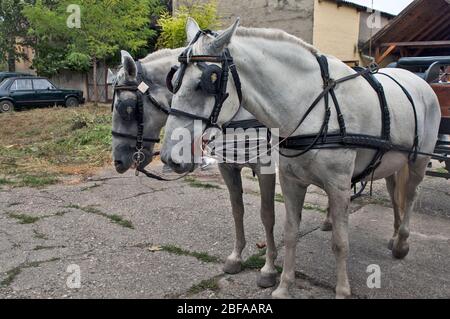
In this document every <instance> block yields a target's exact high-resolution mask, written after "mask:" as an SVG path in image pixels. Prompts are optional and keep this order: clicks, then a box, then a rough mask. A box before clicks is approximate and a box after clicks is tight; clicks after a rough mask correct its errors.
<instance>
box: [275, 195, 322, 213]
mask: <svg viewBox="0 0 450 319" xmlns="http://www.w3.org/2000/svg"><path fill="white" fill-rule="evenodd" d="M275 201H276V202H279V203H284V196H283V194H280V193H276V194H275ZM303 209H308V210H315V211H318V212H321V213H326V212H327V210H326V208H322V207H320V206H318V205H312V204H308V203H305V204H304V205H303Z"/></svg>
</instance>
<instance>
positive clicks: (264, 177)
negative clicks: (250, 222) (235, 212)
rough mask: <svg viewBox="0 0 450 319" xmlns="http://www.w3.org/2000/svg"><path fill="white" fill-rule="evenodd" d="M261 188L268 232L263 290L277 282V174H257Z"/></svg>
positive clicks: (262, 207) (259, 279)
mask: <svg viewBox="0 0 450 319" xmlns="http://www.w3.org/2000/svg"><path fill="white" fill-rule="evenodd" d="M257 174H258V182H259V188H260V190H261V220H262V223H263V225H264V229H265V231H266V243H267V250H266V263H265V265H264V267H263V268H262V269H261V273H260V276H259V277H258V281H257V284H258V286H259V287H261V288H269V287H273V286H275V284H276V281H277V270H276V268H275V259H276V258H277V248H276V246H275V238H274V235H273V227H274V225H275V202H274V198H275V183H276V175H275V174H261V172H259V171H258V172H257Z"/></svg>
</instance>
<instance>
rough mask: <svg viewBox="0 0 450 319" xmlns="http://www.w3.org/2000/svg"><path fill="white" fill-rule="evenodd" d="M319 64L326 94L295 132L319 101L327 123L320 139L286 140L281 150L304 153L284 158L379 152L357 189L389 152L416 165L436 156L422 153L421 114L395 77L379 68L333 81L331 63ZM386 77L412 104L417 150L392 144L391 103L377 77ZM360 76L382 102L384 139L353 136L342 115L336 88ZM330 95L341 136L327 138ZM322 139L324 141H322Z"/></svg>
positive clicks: (320, 59) (358, 178) (359, 178)
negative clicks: (403, 155) (334, 152)
mask: <svg viewBox="0 0 450 319" xmlns="http://www.w3.org/2000/svg"><path fill="white" fill-rule="evenodd" d="M317 61H318V63H319V66H320V70H321V74H322V79H323V81H324V90H323V91H322V93H321V94H320V95H319V96H318V98H317V99H316V100H315V101H314V102H313V104H312V105H311V107H310V108H309V109H308V110H307V111H306V113H305V115H304V116H303V118H302V120H301V121H300V123H299V125H298V126H297V128H296V129H295V131H296V130H297V129H298V128H299V127H300V126H301V124H302V123H303V122H304V121H305V119H306V117H307V116H308V115H309V114H310V113H311V112H312V110H313V109H314V108H315V106H316V105H317V104H318V103H319V101H320V100H321V99H322V98H323V99H324V101H325V108H326V112H325V117H324V122H323V125H322V129H321V130H320V132H319V133H318V134H317V135H303V136H291V137H288V138H286V139H283V140H282V142H281V143H280V147H281V148H285V149H292V150H303V152H301V153H300V154H295V155H290V156H286V155H285V154H282V153H281V152H280V154H281V155H283V156H286V157H298V156H301V155H303V154H305V153H306V152H308V151H309V150H312V149H338V148H343V147H345V148H355V149H359V148H367V149H374V150H377V152H376V154H375V156H374V157H373V159H372V161H371V162H370V164H369V165H368V167H367V168H366V169H365V170H364V171H363V172H362V173H361V174H359V175H358V176H356V177H354V178H353V179H352V183H353V185H355V184H356V183H357V182H359V181H362V180H364V179H366V178H367V177H368V176H370V175H372V179H373V174H374V172H375V170H376V169H377V168H378V166H379V165H380V164H381V161H382V159H383V156H384V154H385V153H386V152H389V151H392V150H394V151H399V152H408V153H409V155H410V160H411V161H415V160H416V159H417V156H418V155H424V156H431V155H432V154H427V153H423V152H419V150H418V145H419V136H418V117H417V110H416V107H415V104H414V100H413V98H412V97H411V95H410V94H409V92H408V91H407V90H406V88H405V87H404V86H402V85H401V84H400V83H399V82H398V81H397V80H396V79H394V78H393V77H392V76H390V75H388V74H385V73H378V66H376V65H371V66H370V67H369V68H367V69H363V68H357V69H356V71H357V73H356V74H353V75H350V76H346V77H344V78H341V79H339V80H333V79H331V78H330V74H329V69H328V63H327V61H326V57H324V56H319V57H317ZM375 73H378V74H382V75H384V76H387V77H389V78H390V79H392V80H393V81H394V82H395V83H397V84H398V85H399V87H400V88H401V89H402V90H403V92H404V93H405V95H406V97H407V98H408V100H409V101H410V102H411V105H412V108H413V111H414V121H415V135H414V136H415V137H414V141H413V146H412V149H411V150H407V149H406V148H405V147H402V146H398V145H393V144H392V142H391V120H390V112H389V107H388V103H387V100H386V95H385V92H384V88H383V86H382V85H381V83H380V82H379V81H378V80H377V79H376V78H375V76H374V74H375ZM358 76H362V77H364V78H365V79H366V80H367V82H368V83H369V84H370V85H371V86H372V88H373V89H374V90H375V91H376V92H377V95H378V98H379V101H380V108H381V115H382V132H381V137H375V136H370V135H364V134H349V133H347V131H346V126H345V120H344V117H343V114H342V111H341V109H340V106H339V102H338V100H337V98H336V94H335V91H334V89H335V87H336V84H339V83H342V82H345V81H348V80H351V79H354V78H356V77H358ZM328 94H330V96H331V98H332V100H333V103H334V105H335V109H336V113H337V117H338V122H339V130H340V133H339V134H327V133H326V131H327V129H326V128H327V125H328V121H329V115H328V114H327V110H329V97H328ZM320 137H322V139H320Z"/></svg>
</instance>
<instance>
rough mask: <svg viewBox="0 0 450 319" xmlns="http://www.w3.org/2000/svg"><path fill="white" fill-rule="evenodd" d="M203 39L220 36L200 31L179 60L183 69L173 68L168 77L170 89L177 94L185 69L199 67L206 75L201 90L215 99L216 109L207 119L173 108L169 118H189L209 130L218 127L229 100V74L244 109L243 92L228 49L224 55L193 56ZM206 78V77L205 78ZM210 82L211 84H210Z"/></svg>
mask: <svg viewBox="0 0 450 319" xmlns="http://www.w3.org/2000/svg"><path fill="white" fill-rule="evenodd" d="M202 35H212V36H215V37H216V36H217V34H216V33H214V32H212V31H209V30H201V31H199V32H198V33H197V35H196V36H195V38H194V39H193V40H192V41H191V43H190V45H189V46H188V47H187V48H186V50H185V51H183V53H182V54H181V55H180V56H179V57H178V61H179V62H180V66H175V67H172V70H171V71H170V72H169V74H168V76H167V87H168V89H169V90H170V91H171V92H172V93H173V94H176V93H177V92H178V91H179V90H180V88H181V85H182V82H183V78H184V75H185V73H186V69H187V67H188V65H189V64H191V63H197V66H198V67H199V68H200V69H201V70H202V71H203V75H202V81H201V84H200V85H201V88H202V89H203V91H204V92H205V93H206V94H208V95H213V96H214V100H215V102H214V107H213V110H212V112H211V115H210V116H209V117H204V116H200V115H196V114H192V113H187V112H184V111H181V110H177V109H174V108H172V109H171V110H170V114H171V115H174V116H181V117H187V118H190V119H193V120H200V121H202V122H203V123H205V124H206V129H208V128H210V127H218V124H217V121H218V119H219V115H220V112H221V110H222V107H223V104H224V103H225V101H226V100H227V99H228V97H229V93H228V92H227V85H228V79H229V73H230V72H231V75H232V77H233V81H234V84H235V87H236V91H237V95H238V98H239V106H241V105H242V89H241V81H240V78H239V74H238V72H237V69H236V65H235V64H234V61H233V58H232V57H231V54H230V52H229V50H228V49H226V50H225V51H224V52H223V53H222V54H221V55H218V56H217V55H192V54H191V53H192V46H193V45H194V44H195V43H196V42H197V41H198V39H199V38H200V36H202ZM207 63H219V64H221V67H219V66H217V65H208V64H207ZM177 72H178V76H177V78H176V79H175V85H174V84H173V77H174V76H175V74H176V73H177ZM205 75H206V76H205ZM208 76H210V77H215V80H216V81H213V80H212V79H211V78H208ZM209 81H211V82H209Z"/></svg>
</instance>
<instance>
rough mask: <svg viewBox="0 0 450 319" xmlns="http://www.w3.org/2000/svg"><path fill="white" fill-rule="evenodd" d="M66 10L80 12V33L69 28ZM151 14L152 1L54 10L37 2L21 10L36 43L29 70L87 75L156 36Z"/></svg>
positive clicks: (104, 1)
mask: <svg viewBox="0 0 450 319" xmlns="http://www.w3.org/2000/svg"><path fill="white" fill-rule="evenodd" d="M69 5H79V7H80V20H81V27H80V28H69V27H68V26H67V20H69V21H70V19H69V17H70V15H71V13H67V8H68V6H69ZM151 5H152V6H151ZM151 8H157V5H156V2H155V0H62V1H58V2H57V3H54V4H52V5H49V4H48V3H44V2H43V1H42V0H38V1H36V4H34V5H28V6H26V7H25V8H24V10H23V14H24V15H25V16H26V18H27V19H28V21H29V23H30V29H29V35H30V36H31V37H33V38H34V42H33V45H32V46H33V48H34V49H35V51H36V57H35V60H34V61H33V65H34V67H35V68H36V69H37V71H38V73H41V74H46V75H51V74H54V73H56V72H57V71H58V70H59V69H62V68H69V69H73V70H78V71H86V70H87V69H88V68H89V67H90V66H91V65H93V64H94V63H95V62H96V61H99V60H102V59H106V58H109V57H111V56H114V55H116V54H117V53H118V51H119V49H124V50H129V51H131V53H135V52H137V51H138V50H139V49H140V48H142V47H145V46H146V45H147V43H148V39H149V38H151V37H154V36H155V31H153V30H151V29H150V19H149V17H150V16H151V12H150V10H151ZM158 10H160V9H158Z"/></svg>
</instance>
